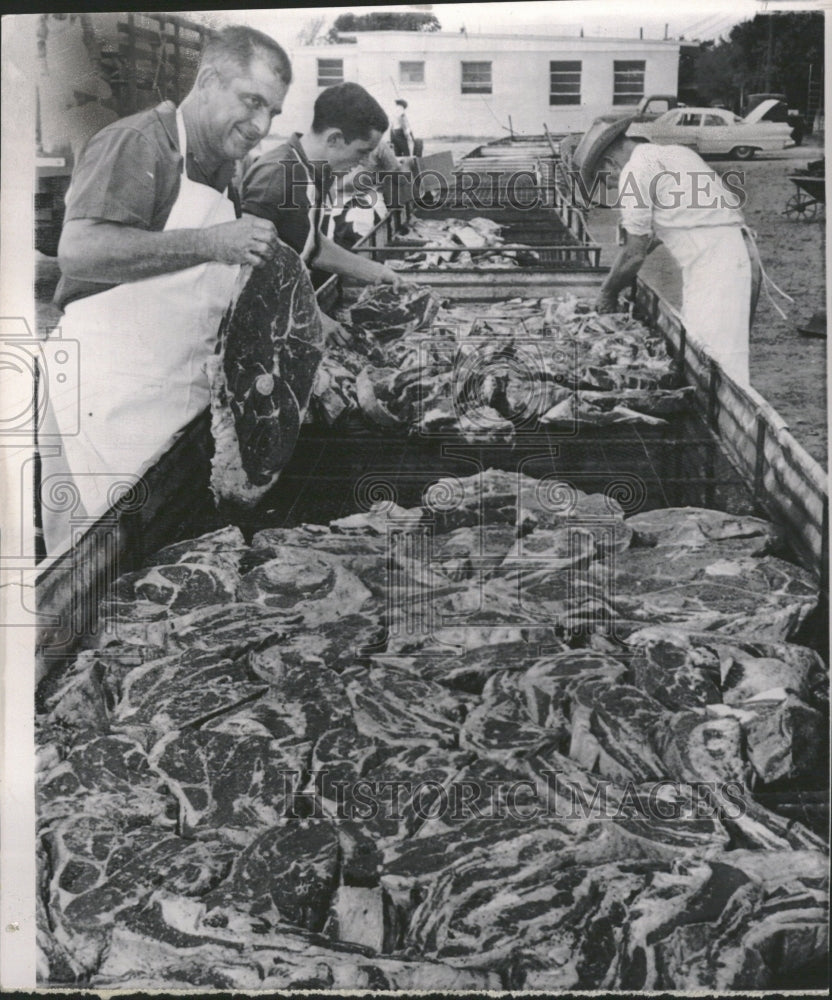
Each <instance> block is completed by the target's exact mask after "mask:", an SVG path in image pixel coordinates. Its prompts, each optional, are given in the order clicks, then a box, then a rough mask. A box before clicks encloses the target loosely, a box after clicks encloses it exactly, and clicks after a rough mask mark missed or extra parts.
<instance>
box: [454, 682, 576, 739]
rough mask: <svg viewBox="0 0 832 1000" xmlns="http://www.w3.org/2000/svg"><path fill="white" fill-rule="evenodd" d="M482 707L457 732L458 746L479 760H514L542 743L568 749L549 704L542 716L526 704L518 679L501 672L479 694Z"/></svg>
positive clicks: (559, 717) (556, 711)
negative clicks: (505, 757)
mask: <svg viewBox="0 0 832 1000" xmlns="http://www.w3.org/2000/svg"><path fill="white" fill-rule="evenodd" d="M482 699H483V703H482V705H480V706H478V707H477V708H475V709H474V710H473V711H471V712H469V713H468V715H467V717H466V719H465V722H464V723H463V725H462V729H461V730H460V745H461V746H463V747H465V748H466V749H471V750H475V751H476V752H478V753H479V754H480V755H481V756H484V757H488V756H492V755H494V754H502V753H507V754H508V755H509V756H516V755H518V754H520V753H521V752H522V751H524V750H533V749H534V748H535V747H537V746H539V745H541V744H543V743H557V744H560V745H561V746H562V747H563V749H564V750H566V749H568V747H569V729H568V727H567V721H566V718H565V716H564V714H563V712H562V711H561V710H560V707H559V706H557V705H552V704H551V702H550V704H549V706H548V710H547V711H546V712H545V713H541V712H539V711H538V708H539V705H538V704H536V703H534V704H532V705H531V706H530V705H529V704H528V703H527V701H526V697H525V691H523V690H521V689H519V684H518V675H516V674H508V673H505V672H501V673H497V674H494V675H493V676H492V677H490V678H489V679H488V681H487V682H486V684H485V687H484V688H483V692H482Z"/></svg>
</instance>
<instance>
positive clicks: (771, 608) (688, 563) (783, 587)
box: [614, 544, 818, 642]
mask: <svg viewBox="0 0 832 1000" xmlns="http://www.w3.org/2000/svg"><path fill="white" fill-rule="evenodd" d="M674 575H675V579H673V576H674ZM614 588H615V610H616V616H617V618H618V621H619V623H621V624H622V625H623V626H625V627H626V626H627V623H628V622H636V621H638V622H650V623H654V624H668V625H676V626H677V627H684V628H688V629H691V630H710V629H719V631H721V632H725V633H729V634H743V633H750V634H754V635H757V636H759V638H760V639H763V640H768V641H775V642H777V641H780V640H782V639H787V638H788V637H789V636H790V635H793V634H794V633H795V632H796V631H797V629H798V628H799V627H800V625H801V624H802V622H803V621H804V620H805V618H806V616H807V615H808V614H809V612H810V611H812V610H813V609H814V608H815V607H816V606H817V600H818V591H817V586H816V584H815V583H814V581H813V580H812V578H811V577H810V575H809V574H808V573H807V572H806V571H805V570H802V569H800V567H798V566H794V565H792V564H791V563H787V562H784V561H783V560H782V559H777V558H775V557H774V556H762V557H759V558H753V557H745V556H740V557H738V558H731V557H729V558H720V557H719V556H716V557H715V556H714V552H713V547H712V545H711V544H708V545H707V547H701V548H698V549H693V550H689V551H685V550H683V549H678V548H672V547H664V548H654V549H636V548H633V549H629V550H628V551H627V552H625V553H622V554H621V555H620V556H619V558H618V559H617V560H616V562H615V580H614ZM631 630H632V629H631Z"/></svg>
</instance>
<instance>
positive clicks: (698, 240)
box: [656, 226, 751, 386]
mask: <svg viewBox="0 0 832 1000" xmlns="http://www.w3.org/2000/svg"><path fill="white" fill-rule="evenodd" d="M656 235H657V236H658V238H659V239H660V240H661V241H662V243H664V245H665V246H666V247H667V249H668V250H669V251H670V253H671V254H672V255H673V257H674V258H675V260H676V261H677V263H678V264H679V266H680V267H681V269H682V322H683V323H684V324H685V328H686V329H687V332H688V334H690V336H691V337H693V338H694V339H695V340H697V341H699V342H700V343H701V344H703V345H704V346H705V347H706V348H707V349H708V352H709V353H710V354H711V356H712V357H713V358H715V359H716V360H717V361H718V362H719V363H720V364H721V365H722V367H723V369H724V371H725V373H726V374H727V375H729V376H730V377H731V378H732V379H734V381H735V382H738V383H739V384H740V385H744V386H747V385H748V384H749V371H748V334H749V327H750V324H751V261H750V259H749V256H748V249H747V247H746V245H745V239H744V238H743V233H742V229H741V227H740V226H700V227H698V228H693V229H665V228H662V229H661V230H659V229H658V228H657V230H656Z"/></svg>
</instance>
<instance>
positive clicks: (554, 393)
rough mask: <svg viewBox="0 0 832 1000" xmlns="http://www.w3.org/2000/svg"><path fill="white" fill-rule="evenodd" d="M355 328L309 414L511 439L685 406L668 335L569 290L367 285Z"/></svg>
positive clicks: (405, 430)
mask: <svg viewBox="0 0 832 1000" xmlns="http://www.w3.org/2000/svg"><path fill="white" fill-rule="evenodd" d="M339 319H341V320H342V321H343V323H344V324H345V325H346V327H347V328H348V329H349V330H350V331H351V332H352V334H353V342H352V344H351V345H350V346H349V347H348V348H343V347H333V348H331V349H330V350H328V351H327V353H326V354H325V355H324V357H323V359H322V361H321V363H320V365H319V367H318V370H317V374H316V377H315V383H314V386H313V388H312V397H311V400H310V404H309V411H308V414H307V417H306V419H307V422H313V423H318V424H320V425H322V426H324V427H334V426H335V427H340V426H343V425H344V424H346V423H349V422H350V420H353V421H357V422H359V423H361V424H363V426H364V427H367V428H375V429H377V430H381V431H383V432H384V433H385V434H391V433H398V434H402V435H405V434H410V435H417V436H422V437H436V436H450V437H455V438H457V439H463V440H465V441H467V442H470V443H487V442H498V441H511V440H513V439H514V438H515V436H516V434H517V431H518V430H522V431H536V430H539V429H541V428H552V429H555V430H558V431H564V432H574V431H576V430H578V429H579V428H581V427H584V426H586V427H590V426H591V427H598V426H606V425H609V424H614V423H636V424H663V423H665V422H666V420H667V418H668V417H669V416H672V415H674V414H678V413H681V412H683V411H684V410H685V409H687V408H688V406H689V398H690V393H691V391H692V390H691V389H690V388H687V387H684V386H682V384H681V378H680V376H679V373H678V371H676V369H675V368H674V366H673V363H672V360H671V358H670V357H669V356H668V354H667V351H666V349H665V346H664V343H663V341H662V340H661V338H659V337H656V336H655V335H653V334H651V333H650V331H649V330H648V329H647V328H646V327H645V326H644V325H643V324H642V323H640V322H639V321H638V320H635V319H633V318H632V317H631V316H629V315H628V314H627V313H615V314H612V315H599V314H598V313H596V312H595V311H594V308H593V307H592V306H591V305H590V304H589V303H587V302H583V301H581V300H579V299H576V298H575V297H574V296H569V297H560V298H555V297H550V298H543V299H509V300H507V301H497V302H490V303H489V302H485V303H467V302H451V303H442V302H440V300H439V299H438V298H437V297H436V295H435V294H434V293H433V292H432V291H431V290H430V289H429V288H424V287H422V288H420V287H418V286H416V287H413V288H411V289H410V290H408V291H407V292H404V293H402V292H394V291H393V290H392V289H388V288H370V289H367V290H366V291H364V292H363V293H362V294H361V295H360V296H359V298H358V301H356V302H355V303H353V305H351V306H349V307H347V308H345V309H344V310H343V311H342V312H341V313H340V315H339Z"/></svg>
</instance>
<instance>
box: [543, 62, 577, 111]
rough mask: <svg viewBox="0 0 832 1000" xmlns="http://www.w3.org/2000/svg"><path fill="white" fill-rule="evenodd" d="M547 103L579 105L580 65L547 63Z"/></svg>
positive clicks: (574, 63)
mask: <svg viewBox="0 0 832 1000" xmlns="http://www.w3.org/2000/svg"><path fill="white" fill-rule="evenodd" d="M549 103H550V104H580V103H581V63H580V60H579V61H577V62H550V63H549Z"/></svg>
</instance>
